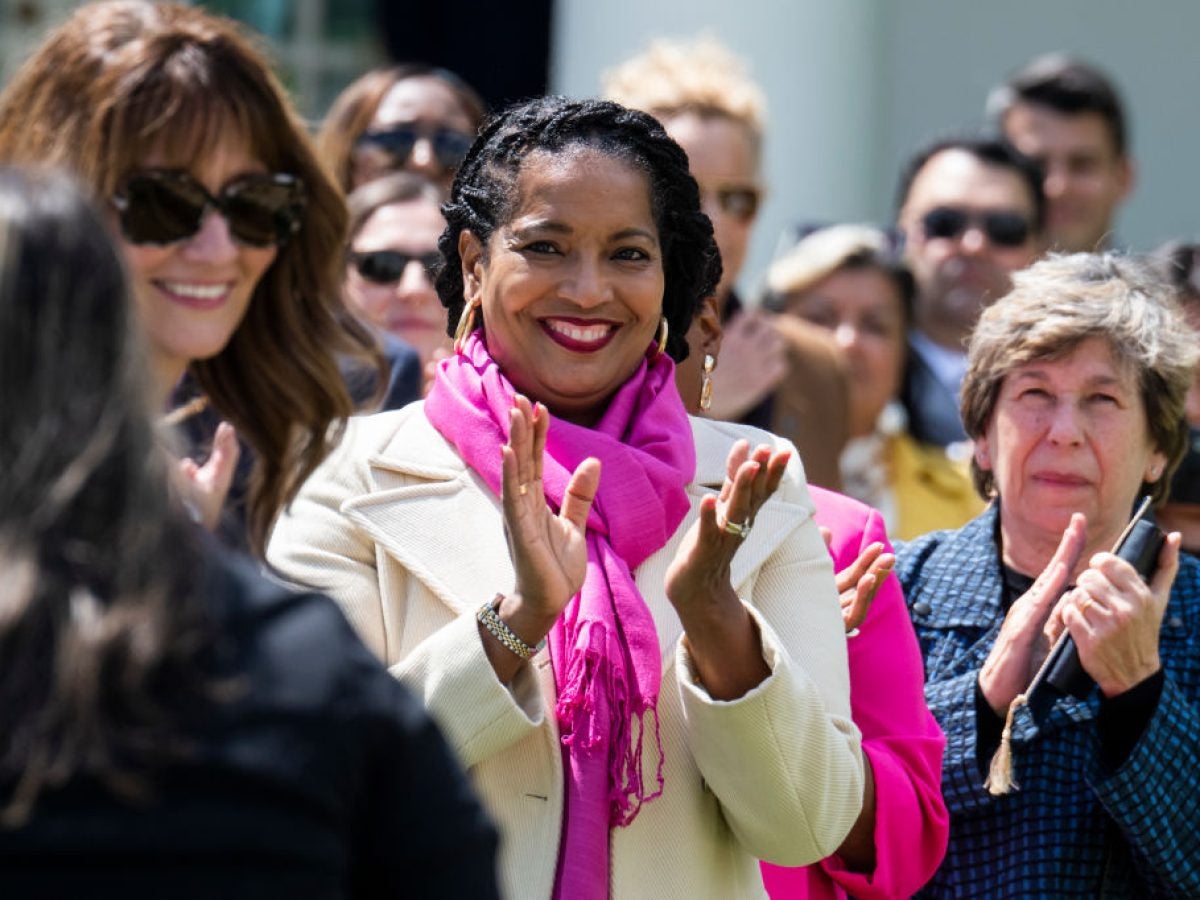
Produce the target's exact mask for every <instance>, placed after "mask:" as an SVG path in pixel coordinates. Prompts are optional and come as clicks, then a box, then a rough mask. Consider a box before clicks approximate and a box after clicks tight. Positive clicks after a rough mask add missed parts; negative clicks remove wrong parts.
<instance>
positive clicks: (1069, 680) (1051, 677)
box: [1025, 518, 1166, 712]
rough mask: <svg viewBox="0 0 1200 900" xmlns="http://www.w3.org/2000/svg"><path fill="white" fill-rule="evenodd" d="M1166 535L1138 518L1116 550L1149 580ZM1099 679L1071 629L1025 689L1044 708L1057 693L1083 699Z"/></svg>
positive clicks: (1033, 706) (1036, 708)
mask: <svg viewBox="0 0 1200 900" xmlns="http://www.w3.org/2000/svg"><path fill="white" fill-rule="evenodd" d="M1165 540H1166V535H1165V534H1163V533H1162V531H1161V530H1159V528H1158V526H1156V525H1155V524H1154V523H1153V522H1151V521H1149V520H1148V519H1142V518H1138V519H1135V520H1134V522H1133V523H1132V525H1131V526H1130V527H1129V529H1128V530H1127V531H1126V533H1125V536H1124V537H1123V538H1122V540H1121V541H1120V543H1119V544H1118V545H1117V548H1116V550H1114V551H1113V553H1114V554H1115V555H1116V556H1118V557H1119V558H1121V559H1123V560H1125V561H1126V562H1128V563H1129V564H1130V565H1132V566H1133V567H1134V568H1135V569H1136V570H1137V573H1138V574H1139V575H1141V576H1142V580H1143V581H1145V582H1146V583H1149V582H1150V579H1151V578H1153V577H1154V572H1155V570H1156V569H1157V568H1158V554H1159V552H1160V551H1161V550H1162V545H1163V541H1165ZM1093 684H1095V682H1094V681H1093V680H1092V676H1090V675H1089V674H1088V673H1087V672H1086V671H1085V670H1084V668H1083V664H1082V663H1081V662H1080V661H1079V650H1078V649H1077V648H1076V646H1075V641H1074V639H1073V638H1072V637H1071V635H1070V634H1069V633H1067V632H1065V631H1064V632H1063V633H1062V635H1060V636H1059V639H1058V641H1057V642H1055V644H1054V648H1053V649H1052V650H1051V651H1050V656H1049V657H1048V658H1047V659H1046V662H1045V663H1043V664H1042V667H1041V668H1040V669H1038V673H1037V675H1035V676H1034V679H1033V682H1032V683H1031V684H1030V685H1029V689H1028V690H1027V691H1026V692H1025V694H1026V697H1027V700H1028V703H1029V706H1030V708H1031V709H1033V710H1034V711H1035V712H1039V711H1042V710H1044V709H1046V708H1048V707H1049V706H1050V704H1051V703H1053V702H1054V699H1055V698H1056V697H1075V698H1077V699H1079V700H1082V699H1083V698H1084V697H1086V696H1087V695H1088V693H1089V692H1090V691H1091V689H1092V685H1093Z"/></svg>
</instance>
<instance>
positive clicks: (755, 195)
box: [716, 185, 762, 222]
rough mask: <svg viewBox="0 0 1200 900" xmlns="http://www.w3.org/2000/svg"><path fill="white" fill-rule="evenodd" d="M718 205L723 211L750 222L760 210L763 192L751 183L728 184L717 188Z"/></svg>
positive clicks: (732, 216) (739, 219)
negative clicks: (742, 184)
mask: <svg viewBox="0 0 1200 900" xmlns="http://www.w3.org/2000/svg"><path fill="white" fill-rule="evenodd" d="M716 197H717V205H718V206H719V207H721V212H723V213H725V215H727V216H730V217H731V218H734V219H737V220H738V221H740V222H749V221H750V220H751V219H753V218H754V216H755V214H756V213H757V212H758V204H759V203H760V202H761V200H762V192H761V191H759V189H758V188H756V187H751V186H749V185H745V186H732V185H726V186H722V187H719V188H717V190H716Z"/></svg>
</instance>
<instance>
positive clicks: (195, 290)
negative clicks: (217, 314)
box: [155, 281, 232, 309]
mask: <svg viewBox="0 0 1200 900" xmlns="http://www.w3.org/2000/svg"><path fill="white" fill-rule="evenodd" d="M155 285H156V286H157V287H158V289H159V290H161V291H162V292H163V293H165V294H166V295H167V296H168V297H170V298H171V299H172V300H174V301H175V302H176V303H179V304H181V305H182V306H189V307H192V308H193V309H216V308H217V307H219V306H221V305H223V304H224V303H225V300H226V299H227V298H228V297H229V292H230V290H231V289H232V284H231V283H230V282H222V283H221V284H196V283H194V282H188V281H156V282H155Z"/></svg>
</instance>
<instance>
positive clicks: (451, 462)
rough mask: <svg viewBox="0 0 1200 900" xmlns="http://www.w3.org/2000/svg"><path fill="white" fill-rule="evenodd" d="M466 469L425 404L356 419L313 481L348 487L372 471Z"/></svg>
mask: <svg viewBox="0 0 1200 900" xmlns="http://www.w3.org/2000/svg"><path fill="white" fill-rule="evenodd" d="M375 465H382V466H385V467H391V468H402V469H407V468H412V467H416V468H418V469H423V468H427V467H431V468H436V469H437V470H438V471H439V472H444V471H445V470H449V469H453V470H455V471H457V470H459V469H461V468H463V465H464V464H463V462H462V459H461V457H459V455H458V453H457V451H455V449H454V448H453V446H451V445H450V443H449V442H448V441H447V440H446V439H445V438H444V437H442V435H441V434H440V433H439V432H438V431H437V429H436V428H434V427H433V425H432V424H431V423H430V421H429V419H428V418H427V417H426V415H425V404H424V401H421V400H417V401H414V402H413V403H410V404H408V405H407V406H404V407H401V408H400V409H393V410H386V411H384V412H378V413H373V414H370V415H361V416H354V417H352V418H351V419H350V420H349V421H348V422H347V423H346V427H345V430H344V431H343V432H342V435H341V438H340V439H339V440H338V443H337V446H336V447H335V448H334V449H333V450H332V452H330V454H329V456H327V457H326V459H325V461H324V462H323V463H322V464H321V467H320V468H319V469H318V470H317V472H316V473H314V475H313V478H315V479H318V480H320V481H333V482H342V483H347V482H350V481H354V482H358V481H361V480H362V478H363V476H364V473H365V472H366V470H367V469H368V468H370V467H371V466H375Z"/></svg>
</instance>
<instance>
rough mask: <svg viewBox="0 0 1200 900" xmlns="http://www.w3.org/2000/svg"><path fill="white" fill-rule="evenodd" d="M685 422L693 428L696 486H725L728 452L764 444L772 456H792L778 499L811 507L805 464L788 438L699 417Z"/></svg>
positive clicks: (750, 426)
mask: <svg viewBox="0 0 1200 900" xmlns="http://www.w3.org/2000/svg"><path fill="white" fill-rule="evenodd" d="M688 418H689V419H690V420H691V425H692V439H693V440H694V441H695V444H696V478H695V481H696V483H697V484H700V485H705V486H720V485H721V483H722V482H724V480H725V463H726V460H727V459H728V458H729V450H730V448H731V447H733V445H734V444H735V443H737V442H738V441H740V440H744V441H747V442H748V443H749V444H750V447H751V448H754V447H756V446H758V445H759V444H766V445H767V446H768V447H771V448H772V450H774V451H775V452H779V451H782V450H787V451H789V452H790V453H791V459H790V460H788V467H787V472H786V473H785V475H784V480H783V483H782V484H780V486H779V492H778V495H779V496H780V497H782V498H783V499H788V500H791V501H793V502H801V503H803V504H805V505H806V506H808V507H810V508H811V507H812V505H813V501H812V498H811V497H810V496H809V493H808V488H807V479H806V477H805V475H804V464H803V462H802V461H801V459H800V454H799V452H797V450H796V447H795V445H793V444H792V442H791V441H789V440H788V439H787V438H784V437H780V436H779V435H777V434H772V433H771V432H769V431H764V430H763V429H761V428H755V427H754V426H753V425H742V424H741V423H739V422H720V421H717V420H715V419H705V418H702V417H700V416H688Z"/></svg>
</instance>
